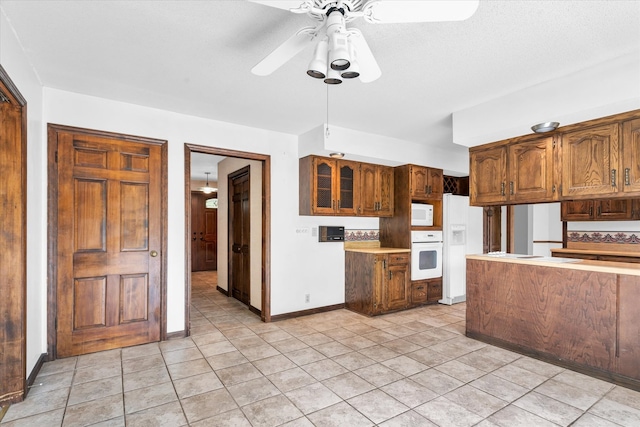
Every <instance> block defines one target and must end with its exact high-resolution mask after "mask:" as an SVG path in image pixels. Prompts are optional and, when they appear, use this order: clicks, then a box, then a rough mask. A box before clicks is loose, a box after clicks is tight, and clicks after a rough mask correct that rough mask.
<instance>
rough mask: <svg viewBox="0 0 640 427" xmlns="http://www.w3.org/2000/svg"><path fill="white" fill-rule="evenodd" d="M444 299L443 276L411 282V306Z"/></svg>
mask: <svg viewBox="0 0 640 427" xmlns="http://www.w3.org/2000/svg"><path fill="white" fill-rule="evenodd" d="M441 299H442V277H438V278H435V279H427V280H415V281H413V282H411V303H410V306H411V307H416V306H419V305H423V304H428V303H434V302H438V300H441Z"/></svg>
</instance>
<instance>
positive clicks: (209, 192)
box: [200, 172, 218, 194]
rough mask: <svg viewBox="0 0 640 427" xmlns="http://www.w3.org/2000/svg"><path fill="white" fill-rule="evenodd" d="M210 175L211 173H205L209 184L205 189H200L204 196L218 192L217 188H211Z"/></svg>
mask: <svg viewBox="0 0 640 427" xmlns="http://www.w3.org/2000/svg"><path fill="white" fill-rule="evenodd" d="M210 173H211V172H205V173H204V174H205V175H207V183H206V184H205V185H204V187H200V191H202V192H203V193H204V194H211V193H214V192H216V191H218V189H217V188H214V187H210V186H209V174H210Z"/></svg>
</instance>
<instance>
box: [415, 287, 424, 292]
mask: <svg viewBox="0 0 640 427" xmlns="http://www.w3.org/2000/svg"><path fill="white" fill-rule="evenodd" d="M423 289H424V286H418V287H417V288H416V290H418V291H421V290H423Z"/></svg>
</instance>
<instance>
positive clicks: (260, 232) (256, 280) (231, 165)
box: [185, 144, 271, 335]
mask: <svg viewBox="0 0 640 427" xmlns="http://www.w3.org/2000/svg"><path fill="white" fill-rule="evenodd" d="M192 154H209V155H214V156H218V157H224V162H222V161H221V162H220V163H219V165H220V171H219V174H220V177H219V180H218V186H219V187H221V188H219V189H218V206H219V209H218V230H217V238H218V253H217V277H218V290H219V291H220V292H222V293H224V294H227V295H229V292H230V291H232V288H231V287H230V286H229V282H228V279H227V277H228V272H229V269H230V268H231V265H230V257H231V253H232V251H231V250H230V249H231V248H230V245H229V244H228V242H229V241H230V239H229V235H228V230H229V225H228V224H229V223H228V222H229V220H230V218H229V217H228V213H227V208H226V206H222V205H223V204H227V202H226V200H227V199H226V197H227V195H228V193H227V191H228V189H227V188H226V185H225V184H224V183H222V181H223V180H224V181H225V182H226V179H227V178H226V177H227V176H228V175H230V174H231V173H232V172H233V171H235V170H238V169H239V167H237V165H238V164H243V163H244V164H245V165H246V164H252V165H255V167H256V172H255V174H254V175H252V180H253V179H254V178H256V179H255V183H254V184H252V185H258V187H253V190H252V200H251V204H252V207H251V208H252V212H253V214H252V215H251V218H252V221H253V218H255V219H256V220H259V222H258V224H259V226H258V227H256V226H255V225H252V231H251V241H250V243H248V244H249V246H250V250H251V253H252V254H253V255H252V256H251V257H250V258H251V259H252V264H251V266H252V267H251V273H250V277H251V279H250V281H251V283H250V295H253V296H254V297H250V302H251V303H250V305H249V309H251V311H253V312H256V313H257V314H259V316H260V318H261V320H262V321H264V322H270V321H271V307H270V298H269V295H270V281H269V279H270V264H269V259H270V250H269V248H270V231H269V230H270V212H269V206H270V199H271V190H270V175H271V174H270V164H271V162H270V156H269V155H264V154H257V153H249V152H241V151H235V150H227V149H222V148H215V147H206V146H200V145H193V144H185V210H186V212H185V218H187V219H189V218H191V215H192V200H191V190H192V188H191V158H192ZM223 164H224V168H223V167H222V165H223ZM252 173H253V172H252ZM256 212H257V213H256ZM190 222H191V221H189V220H188V221H187V224H185V228H186V231H185V243H186V244H185V248H186V254H185V256H186V259H185V265H186V266H187V268H186V271H185V276H186V277H185V286H186V292H185V295H186V296H187V297H186V300H185V323H186V325H185V330H186V333H187V335H190V329H191V325H190V310H191V286H192V277H191V275H192V274H191V266H192V262H193V261H192V257H193V253H192V242H193V231H195V230H191V224H190ZM256 228H257V229H256ZM196 233H198V232H196ZM196 238H199V235H198V234H196Z"/></svg>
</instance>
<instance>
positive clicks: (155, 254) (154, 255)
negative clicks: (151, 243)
mask: <svg viewBox="0 0 640 427" xmlns="http://www.w3.org/2000/svg"><path fill="white" fill-rule="evenodd" d="M149 255H151V256H152V257H154V258H155V257H157V256H158V252H157V251H151V253H150V254H149Z"/></svg>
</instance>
